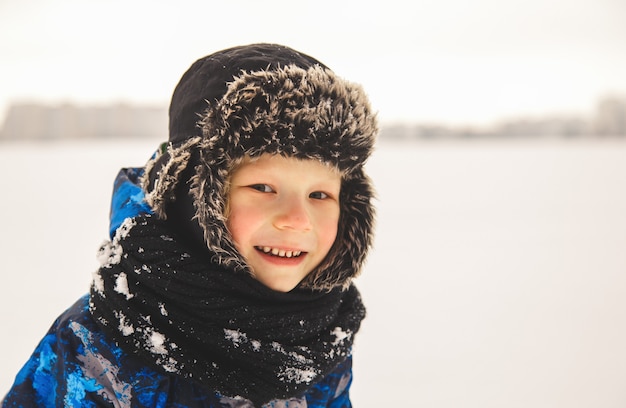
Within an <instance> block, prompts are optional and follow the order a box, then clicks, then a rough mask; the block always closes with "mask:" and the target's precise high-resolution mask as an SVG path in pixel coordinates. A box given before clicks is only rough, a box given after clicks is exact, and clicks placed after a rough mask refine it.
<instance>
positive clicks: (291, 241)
mask: <svg viewBox="0 0 626 408" xmlns="http://www.w3.org/2000/svg"><path fill="white" fill-rule="evenodd" d="M230 182H231V187H230V192H229V197H228V206H229V213H228V214H227V215H228V217H227V226H228V229H229V231H230V233H231V235H232V237H233V240H234V242H235V246H236V247H237V250H238V251H239V252H240V253H241V255H242V256H243V257H244V258H245V259H246V261H247V263H248V265H250V267H251V268H252V270H253V273H254V276H255V278H256V279H258V280H259V281H260V282H262V283H263V284H265V285H266V286H268V287H269V288H271V289H274V290H277V291H281V292H288V291H290V290H292V289H293V288H295V287H296V286H297V285H298V283H300V281H301V280H302V279H303V278H304V277H305V276H306V275H307V274H308V273H309V272H311V271H312V270H313V268H315V267H316V266H317V265H318V264H319V263H320V262H321V261H322V260H323V259H324V257H325V256H326V254H328V251H329V250H330V247H331V246H332V245H333V242H334V241H335V237H336V236H337V225H338V223H339V192H340V188H341V176H340V175H339V173H338V172H336V171H335V170H334V169H332V168H330V167H327V166H325V165H323V164H321V163H319V162H317V161H314V160H297V159H294V158H285V157H282V156H279V155H262V156H261V157H260V158H259V159H257V160H254V161H246V162H244V164H242V165H241V166H240V167H238V168H237V170H235V171H234V172H233V174H232V176H231V180H230Z"/></svg>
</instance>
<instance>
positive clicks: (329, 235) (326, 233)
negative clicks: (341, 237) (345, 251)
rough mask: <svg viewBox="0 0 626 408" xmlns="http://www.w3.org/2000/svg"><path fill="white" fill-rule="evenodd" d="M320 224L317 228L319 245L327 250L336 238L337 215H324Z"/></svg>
mask: <svg viewBox="0 0 626 408" xmlns="http://www.w3.org/2000/svg"><path fill="white" fill-rule="evenodd" d="M320 224H321V225H320V228H319V229H318V237H319V241H320V246H321V247H322V248H324V249H325V250H326V252H328V251H329V250H330V247H331V246H332V245H333V243H334V242H335V239H336V238H337V229H338V224H339V216H338V215H337V216H335V217H326V218H324V219H323V221H322V222H321V223H320Z"/></svg>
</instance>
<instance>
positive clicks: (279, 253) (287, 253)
mask: <svg viewBox="0 0 626 408" xmlns="http://www.w3.org/2000/svg"><path fill="white" fill-rule="evenodd" d="M257 249H258V250H260V251H263V252H265V253H266V254H272V255H274V256H278V257H281V258H295V257H297V256H300V255H301V254H302V251H285V250H284V249H278V248H272V247H257Z"/></svg>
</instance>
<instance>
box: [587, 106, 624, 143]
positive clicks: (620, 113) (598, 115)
mask: <svg viewBox="0 0 626 408" xmlns="http://www.w3.org/2000/svg"><path fill="white" fill-rule="evenodd" d="M593 127H594V133H595V134H596V135H598V136H626V98H623V99H621V98H617V97H607V98H604V99H602V100H601V101H600V102H599V103H598V105H597V106H596V112H595V118H594V121H593Z"/></svg>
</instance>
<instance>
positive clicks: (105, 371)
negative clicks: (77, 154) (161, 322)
mask: <svg viewBox="0 0 626 408" xmlns="http://www.w3.org/2000/svg"><path fill="white" fill-rule="evenodd" d="M141 172H142V170H141V169H123V170H122V171H121V172H120V174H119V175H118V178H117V179H116V182H115V187H114V194H113V201H112V208H111V231H112V232H113V231H115V229H116V228H117V227H118V226H119V224H120V223H121V222H122V220H123V219H125V218H126V217H128V216H133V215H137V214H140V213H145V212H149V211H150V210H149V208H148V207H147V205H146V204H145V202H144V200H143V192H142V190H141V188H140V187H139V186H138V185H137V183H138V178H139V175H140V174H141ZM351 382H352V359H351V357H349V358H348V359H347V360H346V361H344V362H343V363H341V364H340V365H338V366H337V367H336V369H335V370H334V371H333V372H331V373H330V374H329V375H328V376H326V377H325V378H324V379H323V380H322V381H320V382H318V383H316V384H315V385H313V386H312V387H311V388H310V389H309V390H308V391H307V392H306V393H305V395H303V396H302V397H301V398H295V399H290V400H282V401H274V402H272V403H271V404H270V405H266V407H275V408H278V407H284V408H287V407H289V408H299V407H308V408H312V407H331V408H345V407H350V406H351V404H350V399H349V388H350V384H351ZM249 406H250V405H247V403H246V402H245V401H243V400H242V399H240V398H236V397H234V396H231V397H228V396H221V395H218V394H216V393H215V392H213V391H211V390H207V389H205V388H204V387H203V386H201V385H199V384H197V383H195V382H193V381H191V380H187V379H184V378H182V377H180V376H177V375H175V374H171V373H165V372H163V371H160V370H158V369H156V368H152V367H150V366H148V365H146V364H145V363H144V362H143V361H142V360H140V359H139V358H138V357H137V356H134V355H129V354H128V353H126V352H124V351H123V350H122V349H120V348H119V347H118V346H117V345H115V344H114V343H113V342H112V341H110V340H109V339H107V338H106V336H105V335H104V333H103V332H102V331H101V330H100V328H99V326H98V325H97V324H96V322H95V321H94V319H93V317H92V316H91V314H90V312H89V295H85V296H83V297H82V298H81V299H79V300H78V301H77V302H76V303H75V304H74V305H72V306H71V307H70V308H69V309H67V310H66V311H65V312H64V313H63V314H62V315H61V316H60V317H59V318H58V319H57V320H56V321H55V322H54V324H53V325H52V327H51V328H50V330H49V331H48V332H47V334H46V335H45V336H44V338H43V339H42V340H41V342H40V343H39V345H38V346H37V348H36V349H35V351H34V353H33V354H32V356H31V357H30V358H29V360H28V361H27V362H26V364H25V365H24V366H23V368H22V369H21V370H20V372H19V373H18V374H17V376H16V378H15V382H14V384H13V386H12V388H11V389H10V390H9V392H8V394H7V395H6V397H5V399H4V401H3V404H2V407H3V408H11V407H240V408H245V407H249Z"/></svg>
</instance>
